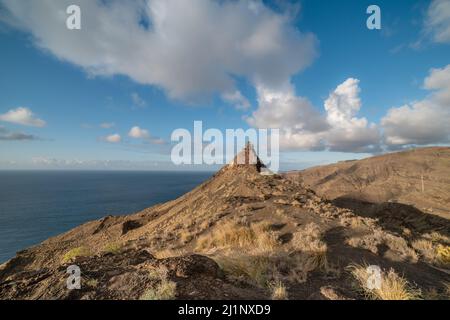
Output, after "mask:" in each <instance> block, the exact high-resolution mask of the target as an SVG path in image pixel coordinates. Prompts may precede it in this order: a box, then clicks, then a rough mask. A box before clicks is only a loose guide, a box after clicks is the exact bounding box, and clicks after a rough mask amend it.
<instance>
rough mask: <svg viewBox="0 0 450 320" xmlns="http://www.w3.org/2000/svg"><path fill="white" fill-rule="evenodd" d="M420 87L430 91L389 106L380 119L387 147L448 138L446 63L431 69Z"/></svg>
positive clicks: (449, 93)
mask: <svg viewBox="0 0 450 320" xmlns="http://www.w3.org/2000/svg"><path fill="white" fill-rule="evenodd" d="M424 88H425V89H428V90H431V91H432V93H431V94H430V95H429V96H428V97H426V98H425V99H423V100H420V101H414V102H411V103H409V104H406V105H404V106H401V107H397V108H391V109H390V110H389V111H388V113H387V115H386V116H385V117H384V118H383V119H382V120H381V125H382V127H383V129H384V139H385V143H386V145H387V146H388V147H389V148H390V149H397V148H402V147H404V146H408V145H427V144H433V143H449V142H450V126H449V123H450V65H448V66H446V67H444V68H441V69H432V70H431V71H430V75H429V76H428V77H427V78H426V79H425V81H424Z"/></svg>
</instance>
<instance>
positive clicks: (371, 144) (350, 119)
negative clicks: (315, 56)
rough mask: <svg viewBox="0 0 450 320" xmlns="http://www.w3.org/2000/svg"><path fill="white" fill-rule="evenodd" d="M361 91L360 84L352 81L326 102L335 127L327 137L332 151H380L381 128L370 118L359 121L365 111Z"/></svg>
mask: <svg viewBox="0 0 450 320" xmlns="http://www.w3.org/2000/svg"><path fill="white" fill-rule="evenodd" d="M360 91H361V89H360V88H359V80H358V79H354V78H349V79H347V80H346V81H344V82H343V83H342V84H340V85H339V86H338V87H337V88H336V89H335V90H334V91H333V92H332V93H331V94H330V96H329V97H328V99H327V100H326V101H325V110H326V111H327V121H328V123H329V124H330V127H331V129H330V130H329V131H328V132H327V134H326V141H327V146H328V147H329V149H330V150H331V151H342V152H347V151H348V152H376V151H379V141H380V134H379V129H378V127H377V126H376V125H375V124H374V123H369V122H368V121H367V119H366V118H357V114H358V112H359V111H360V108H361V99H360V97H359V93H360Z"/></svg>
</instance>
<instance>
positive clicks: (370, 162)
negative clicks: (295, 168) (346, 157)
mask: <svg viewBox="0 0 450 320" xmlns="http://www.w3.org/2000/svg"><path fill="white" fill-rule="evenodd" d="M288 175H289V176H290V177H293V178H298V179H300V180H301V181H303V182H304V184H305V185H306V186H308V187H310V188H311V189H313V190H314V191H315V192H317V194H318V195H320V196H321V197H324V198H326V199H329V200H335V199H341V200H343V199H353V200H360V201H365V202H371V203H378V204H379V203H385V202H398V203H403V204H406V205H412V206H414V207H415V208H416V209H418V210H421V211H423V212H428V213H432V214H437V215H440V216H442V217H445V218H447V219H450V148H448V147H447V148H444V147H432V148H421V149H412V150H408V151H404V152H397V153H390V154H385V155H381V156H377V157H372V158H368V159H364V160H358V161H345V162H339V163H336V164H332V165H327V166H321V167H314V168H310V169H306V170H304V171H300V172H291V173H289V174H288Z"/></svg>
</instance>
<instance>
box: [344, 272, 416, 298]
mask: <svg viewBox="0 0 450 320" xmlns="http://www.w3.org/2000/svg"><path fill="white" fill-rule="evenodd" d="M367 267H368V266H367V265H351V266H349V270H350V272H351V273H352V275H353V277H354V278H355V279H356V281H357V282H358V286H359V290H361V291H362V292H363V294H364V295H365V296H366V297H367V298H369V299H373V300H418V299H421V291H420V290H418V289H416V288H415V287H413V286H412V285H411V284H410V283H409V282H408V281H407V280H406V279H405V278H403V277H401V276H399V275H398V274H397V273H396V272H395V271H394V270H393V269H390V270H389V271H388V272H385V271H382V273H381V286H380V287H379V288H374V289H369V287H368V281H369V277H370V276H371V274H369V273H368V272H367Z"/></svg>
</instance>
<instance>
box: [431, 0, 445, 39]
mask: <svg viewBox="0 0 450 320" xmlns="http://www.w3.org/2000/svg"><path fill="white" fill-rule="evenodd" d="M425 31H426V32H427V33H429V34H431V36H432V38H433V41H435V42H439V43H450V1H448V0H433V1H432V2H431V4H430V6H429V8H428V11H427V16H426V19H425Z"/></svg>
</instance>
